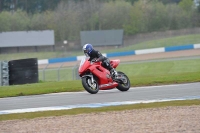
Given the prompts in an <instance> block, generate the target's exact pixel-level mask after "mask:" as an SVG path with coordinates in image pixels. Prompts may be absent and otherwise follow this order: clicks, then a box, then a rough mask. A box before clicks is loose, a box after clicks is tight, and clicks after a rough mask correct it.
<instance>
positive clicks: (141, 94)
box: [0, 82, 200, 114]
mask: <svg viewBox="0 0 200 133" xmlns="http://www.w3.org/2000/svg"><path fill="white" fill-rule="evenodd" d="M176 98H182V99H200V83H199V82H197V83H188V84H175V85H164V86H148V87H132V88H130V90H129V91H127V92H121V91H118V90H117V89H112V90H106V91H101V90H100V91H99V93H97V94H89V93H87V92H85V91H84V92H65V93H57V94H56V93H54V94H44V95H33V96H19V97H10V98H0V112H2V111H4V110H16V109H27V108H40V107H52V106H54V107H59V106H69V105H82V104H94V103H109V102H122V101H141V100H143V101H145V100H146V101H147V100H162V99H176ZM1 114H3V113H1Z"/></svg>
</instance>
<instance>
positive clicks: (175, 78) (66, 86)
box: [0, 59, 200, 98]
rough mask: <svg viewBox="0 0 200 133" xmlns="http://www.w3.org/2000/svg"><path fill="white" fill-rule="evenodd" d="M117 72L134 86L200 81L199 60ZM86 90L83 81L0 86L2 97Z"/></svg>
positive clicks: (126, 67)
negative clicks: (123, 74)
mask: <svg viewBox="0 0 200 133" xmlns="http://www.w3.org/2000/svg"><path fill="white" fill-rule="evenodd" d="M117 70H118V71H123V72H124V73H126V74H127V75H128V77H129V78H130V81H131V86H132V87H134V86H147V85H162V84H174V83H187V82H200V59H194V60H180V61H166V62H151V63H138V64H122V65H120V66H119V67H118V68H117ZM55 76H56V75H55ZM53 79H54V78H53ZM83 90H84V89H83V87H82V84H81V81H80V80H73V81H72V80H71V81H60V82H44V81H43V83H36V84H26V85H13V86H2V87H0V98H1V97H12V96H23V95H38V94H47V93H58V92H73V91H83Z"/></svg>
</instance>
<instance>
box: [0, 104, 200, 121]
mask: <svg viewBox="0 0 200 133" xmlns="http://www.w3.org/2000/svg"><path fill="white" fill-rule="evenodd" d="M191 105H200V100H183V101H170V102H157V103H148V104H145V103H143V104H133V105H121V106H110V107H101V108H77V109H70V110H60V111H44V112H34V113H17V114H6V115H0V121H4V120H14V119H33V118H37V117H49V116H62V115H77V114H83V113H99V112H109V111H122V110H132V109H145V108H160V107H168V106H191Z"/></svg>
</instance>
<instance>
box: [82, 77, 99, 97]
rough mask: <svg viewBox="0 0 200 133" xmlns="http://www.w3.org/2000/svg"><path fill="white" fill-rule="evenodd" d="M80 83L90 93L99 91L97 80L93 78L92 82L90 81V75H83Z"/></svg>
mask: <svg viewBox="0 0 200 133" xmlns="http://www.w3.org/2000/svg"><path fill="white" fill-rule="evenodd" d="M82 85H83V87H84V88H85V90H86V91H87V92H89V93H90V94H96V93H97V92H98V91H99V85H98V83H97V81H96V80H95V79H94V82H93V83H92V79H91V77H83V78H82Z"/></svg>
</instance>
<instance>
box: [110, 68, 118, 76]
mask: <svg viewBox="0 0 200 133" xmlns="http://www.w3.org/2000/svg"><path fill="white" fill-rule="evenodd" d="M110 73H111V75H112V76H113V77H115V78H116V77H117V71H116V70H115V69H114V68H112V69H111V70H110Z"/></svg>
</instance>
